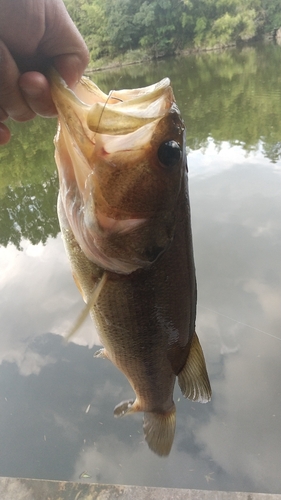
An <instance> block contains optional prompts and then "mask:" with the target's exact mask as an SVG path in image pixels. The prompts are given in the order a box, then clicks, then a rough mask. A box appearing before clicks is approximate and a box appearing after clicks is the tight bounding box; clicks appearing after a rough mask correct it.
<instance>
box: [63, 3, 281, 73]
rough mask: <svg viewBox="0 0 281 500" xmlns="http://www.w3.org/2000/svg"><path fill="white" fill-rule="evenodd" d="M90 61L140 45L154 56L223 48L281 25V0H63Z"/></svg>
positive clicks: (139, 47) (136, 47) (144, 50)
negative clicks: (83, 42) (184, 50)
mask: <svg viewBox="0 0 281 500" xmlns="http://www.w3.org/2000/svg"><path fill="white" fill-rule="evenodd" d="M64 1H65V4H66V7H67V9H68V11H69V13H70V15H71V16H72V18H73V20H74V22H75V23H76V25H77V27H78V29H79V30H80V31H81V33H82V35H83V37H84V38H85V40H86V42H87V45H88V47H89V49H90V54H91V64H92V66H95V65H96V63H95V62H96V61H97V60H99V59H103V60H104V61H105V60H106V58H111V59H113V58H116V57H118V56H120V57H121V59H120V62H121V63H122V60H123V59H122V57H123V55H124V53H126V52H128V51H130V53H131V54H133V53H134V51H135V50H139V49H141V50H142V51H143V53H144V54H147V55H148V56H149V57H152V58H155V57H159V56H162V55H168V54H172V53H176V52H177V51H178V50H181V49H182V48H184V47H185V46H189V47H190V46H194V47H195V48H212V47H224V46H228V45H231V44H235V43H237V42H239V41H248V40H250V39H252V38H254V37H256V36H258V35H260V34H262V33H263V32H265V31H266V30H267V31H272V30H273V28H274V27H279V26H280V25H281V11H280V0H152V1H150V0H114V1H112V0H64Z"/></svg>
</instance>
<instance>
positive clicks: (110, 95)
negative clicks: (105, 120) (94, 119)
mask: <svg viewBox="0 0 281 500" xmlns="http://www.w3.org/2000/svg"><path fill="white" fill-rule="evenodd" d="M120 79H121V76H120V77H119V79H118V80H117V83H118V82H119V80H120ZM113 92H115V90H110V91H109V94H108V96H107V99H106V101H105V103H104V107H103V108H102V112H101V114H100V117H99V121H98V126H97V130H96V132H95V134H97V133H98V131H99V126H100V122H101V119H102V115H103V113H104V111H105V108H106V106H107V104H108V101H109V99H115V101H119V102H123V100H122V99H119V98H118V97H112V94H113Z"/></svg>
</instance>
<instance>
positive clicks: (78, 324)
mask: <svg viewBox="0 0 281 500" xmlns="http://www.w3.org/2000/svg"><path fill="white" fill-rule="evenodd" d="M106 279H107V273H106V272H104V273H103V275H102V278H101V279H100V281H99V282H98V284H97V285H96V286H95V288H94V290H93V293H92V295H91V296H90V299H89V301H88V302H87V304H86V306H85V307H84V309H83V310H82V311H81V313H80V314H79V316H78V318H77V320H76V321H75V323H74V325H73V326H72V328H71V329H70V331H69V332H68V334H67V335H66V336H65V340H66V341H67V342H68V341H69V339H70V338H71V337H73V335H74V334H75V333H76V332H77V331H78V330H79V328H80V327H81V326H82V324H83V323H84V321H85V319H86V318H87V316H88V314H89V312H90V309H91V308H92V307H93V306H94V305H95V303H96V302H97V300H98V298H99V295H100V292H101V291H102V288H103V286H104V284H105V282H106Z"/></svg>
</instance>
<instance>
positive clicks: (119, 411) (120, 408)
mask: <svg viewBox="0 0 281 500" xmlns="http://www.w3.org/2000/svg"><path fill="white" fill-rule="evenodd" d="M136 411H139V409H138V408H136V401H134V400H133V399H129V400H128V401H122V403H119V405H117V406H115V408H114V417H123V415H128V414H129V413H135V412H136Z"/></svg>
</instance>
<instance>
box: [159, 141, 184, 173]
mask: <svg viewBox="0 0 281 500" xmlns="http://www.w3.org/2000/svg"><path fill="white" fill-rule="evenodd" d="M181 157H182V152H181V147H180V145H179V144H178V143H177V142H176V141H165V142H162V144H161V145H160V146H159V149H158V159H159V161H160V163H161V164H162V165H163V166H164V167H167V168H173V167H174V166H175V165H176V164H177V163H178V162H179V161H180V159H181Z"/></svg>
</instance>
